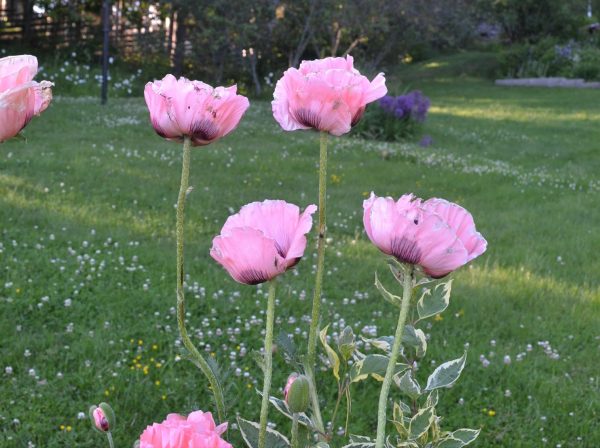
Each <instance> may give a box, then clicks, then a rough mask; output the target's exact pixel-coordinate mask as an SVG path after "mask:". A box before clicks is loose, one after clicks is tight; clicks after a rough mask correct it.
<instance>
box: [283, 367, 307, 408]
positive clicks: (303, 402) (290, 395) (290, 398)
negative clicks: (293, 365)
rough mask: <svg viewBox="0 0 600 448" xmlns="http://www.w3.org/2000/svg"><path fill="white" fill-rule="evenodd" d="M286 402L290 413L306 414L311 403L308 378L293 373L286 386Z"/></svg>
mask: <svg viewBox="0 0 600 448" xmlns="http://www.w3.org/2000/svg"><path fill="white" fill-rule="evenodd" d="M284 393H285V402H286V403H287V405H288V407H289V408H290V411H292V412H293V413H296V412H305V411H306V410H307V409H308V405H309V402H310V391H309V383H308V378H307V377H306V376H304V375H298V374H297V373H293V374H291V375H290V376H289V378H288V381H287V384H286V386H285V390H284Z"/></svg>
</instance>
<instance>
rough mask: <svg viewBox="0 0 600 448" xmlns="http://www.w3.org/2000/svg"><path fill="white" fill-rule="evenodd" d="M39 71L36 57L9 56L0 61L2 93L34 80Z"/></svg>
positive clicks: (0, 87)
mask: <svg viewBox="0 0 600 448" xmlns="http://www.w3.org/2000/svg"><path fill="white" fill-rule="evenodd" d="M37 71H38V62H37V58H36V57H35V56H30V55H27V54H25V55H21V56H8V57H5V58H2V59H0V92H4V91H5V90H8V89H12V88H14V87H16V86H18V85H20V84H24V83H27V82H29V81H31V80H33V78H34V76H35V75H36V73H37Z"/></svg>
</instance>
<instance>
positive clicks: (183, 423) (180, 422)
mask: <svg viewBox="0 0 600 448" xmlns="http://www.w3.org/2000/svg"><path fill="white" fill-rule="evenodd" d="M226 430H227V423H223V424H222V425H219V426H216V425H215V421H214V420H213V417H212V414H211V413H210V412H202V411H195V412H192V413H191V414H190V415H188V416H187V418H186V417H183V416H181V415H178V414H169V415H168V416H167V418H166V420H165V421H163V422H162V423H154V424H152V425H150V426H148V427H147V428H146V429H145V430H144V432H143V433H142V435H141V436H140V448H231V445H230V444H229V443H227V442H226V441H225V440H223V439H222V438H221V435H222V434H223V433H224V432H225V431H226Z"/></svg>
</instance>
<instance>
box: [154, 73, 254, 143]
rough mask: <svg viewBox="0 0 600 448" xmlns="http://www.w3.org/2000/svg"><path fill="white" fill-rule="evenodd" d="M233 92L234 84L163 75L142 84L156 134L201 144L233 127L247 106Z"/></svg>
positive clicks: (235, 88)
mask: <svg viewBox="0 0 600 448" xmlns="http://www.w3.org/2000/svg"><path fill="white" fill-rule="evenodd" d="M236 92H237V87H236V86H231V87H215V88H213V87H211V86H209V85H208V84H204V83H203V82H201V81H190V80H189V79H186V78H179V79H176V78H175V77H174V76H173V75H167V76H165V77H164V78H163V79H162V80H161V81H154V82H149V83H148V84H146V88H145V89H144V97H145V99H146V105H147V106H148V109H149V111H150V121H151V122H152V126H153V127H154V130H155V131H156V133H157V134H158V135H160V136H161V137H164V138H166V139H167V140H175V141H178V142H181V141H183V137H184V136H188V137H190V138H191V140H192V145H193V146H204V145H208V144H209V143H212V142H214V141H215V140H218V139H219V138H221V137H223V136H225V135H227V134H229V133H230V132H231V131H232V130H233V129H235V127H236V126H237V125H238V123H239V122H240V119H241V118H242V115H244V112H246V109H248V107H249V106H250V103H249V102H248V98H246V97H245V96H242V95H238V94H237V93H236Z"/></svg>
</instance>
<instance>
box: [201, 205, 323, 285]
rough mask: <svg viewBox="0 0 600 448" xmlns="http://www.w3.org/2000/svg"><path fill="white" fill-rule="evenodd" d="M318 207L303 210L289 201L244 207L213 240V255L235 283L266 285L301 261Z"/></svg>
mask: <svg viewBox="0 0 600 448" xmlns="http://www.w3.org/2000/svg"><path fill="white" fill-rule="evenodd" d="M316 210H317V207H316V205H309V206H308V207H306V210H304V212H303V213H302V214H301V213H300V209H299V208H298V207H297V206H296V205H294V204H289V203H287V202H285V201H274V200H266V201H263V202H253V203H251V204H248V205H245V206H244V207H242V209H241V210H240V212H239V213H237V214H235V215H232V216H230V217H229V218H228V219H227V221H226V222H225V225H224V226H223V228H222V229H221V234H220V235H219V236H217V237H215V238H214V239H213V245H212V249H211V250H210V255H211V256H212V257H213V258H214V259H215V260H216V261H217V262H218V263H220V264H221V265H222V266H223V267H224V268H225V269H226V270H227V272H229V274H230V275H231V276H232V277H233V279H234V280H236V281H238V282H240V283H245V284H248V285H255V284H258V283H263V282H266V281H267V280H271V279H273V278H275V277H276V276H278V275H279V274H283V273H284V272H285V271H286V270H287V269H289V268H291V267H292V266H294V265H295V264H296V263H298V262H299V261H300V259H301V258H302V256H303V255H304V250H305V249H306V236H305V235H306V234H307V233H308V232H309V231H310V229H311V227H312V216H311V215H312V214H313V213H314V212H315V211H316Z"/></svg>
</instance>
